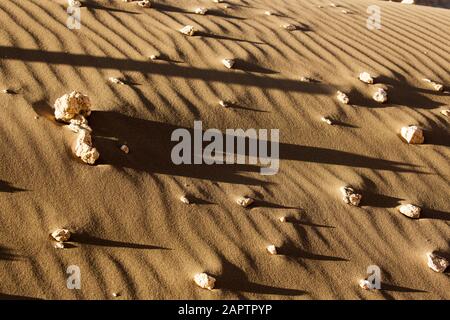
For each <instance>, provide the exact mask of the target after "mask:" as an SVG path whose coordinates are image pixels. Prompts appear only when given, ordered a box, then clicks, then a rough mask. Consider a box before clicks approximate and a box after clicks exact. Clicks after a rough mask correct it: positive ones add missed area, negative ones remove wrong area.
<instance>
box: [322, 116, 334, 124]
mask: <svg viewBox="0 0 450 320" xmlns="http://www.w3.org/2000/svg"><path fill="white" fill-rule="evenodd" d="M320 120H322V121H323V122H325V123H327V124H329V125H333V121H332V120H331V119H330V118H328V117H322V118H320Z"/></svg>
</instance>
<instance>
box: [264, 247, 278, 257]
mask: <svg viewBox="0 0 450 320" xmlns="http://www.w3.org/2000/svg"><path fill="white" fill-rule="evenodd" d="M266 249H267V251H268V252H269V253H270V254H273V255H276V254H277V247H275V246H274V245H273V244H271V245H269V246H267V248H266Z"/></svg>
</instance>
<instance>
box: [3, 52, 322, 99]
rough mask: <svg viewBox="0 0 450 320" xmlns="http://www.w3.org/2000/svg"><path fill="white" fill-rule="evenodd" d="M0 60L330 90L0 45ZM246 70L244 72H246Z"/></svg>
mask: <svg viewBox="0 0 450 320" xmlns="http://www.w3.org/2000/svg"><path fill="white" fill-rule="evenodd" d="M0 59H4V60H21V61H28V62H36V63H45V64H54V65H70V66H72V67H93V68H97V69H110V70H119V71H122V72H123V71H136V72H141V73H143V74H159V75H163V76H166V77H176V78H185V79H199V80H203V81H206V82H220V83H222V84H241V85H244V86H248V87H258V88H262V89H271V88H272V89H280V90H283V91H294V92H307V93H311V94H329V93H331V89H330V88H328V87H326V86H325V85H320V84H310V83H304V82H300V81H297V80H291V79H277V78H270V77H268V76H266V75H257V74H253V73H250V72H248V73H237V72H230V70H209V69H199V68H192V67H188V66H181V65H174V64H162V63H152V62H149V61H139V60H131V59H119V58H109V57H99V56H89V55H85V54H74V53H66V52H55V51H42V50H37V49H23V48H14V47H6V46H0ZM246 68H247V69H246ZM244 70H246V71H251V72H262V73H264V72H269V73H270V72H273V71H271V70H266V71H265V69H258V68H253V69H252V67H251V66H250V65H244Z"/></svg>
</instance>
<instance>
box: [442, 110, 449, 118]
mask: <svg viewBox="0 0 450 320" xmlns="http://www.w3.org/2000/svg"><path fill="white" fill-rule="evenodd" d="M441 114H443V115H444V116H446V117H450V109H444V110H441Z"/></svg>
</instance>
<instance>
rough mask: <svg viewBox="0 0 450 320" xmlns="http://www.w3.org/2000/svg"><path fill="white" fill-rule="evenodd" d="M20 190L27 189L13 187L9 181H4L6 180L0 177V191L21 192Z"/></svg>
mask: <svg viewBox="0 0 450 320" xmlns="http://www.w3.org/2000/svg"><path fill="white" fill-rule="evenodd" d="M22 191H28V190H25V189H22V188H17V187H14V186H13V185H11V184H10V183H9V182H6V181H4V180H1V179H0V192H6V193H15V192H22Z"/></svg>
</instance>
